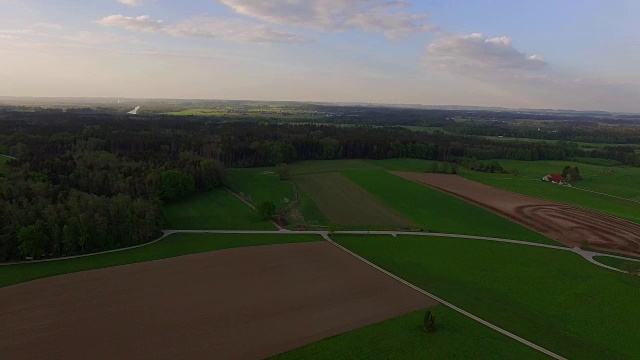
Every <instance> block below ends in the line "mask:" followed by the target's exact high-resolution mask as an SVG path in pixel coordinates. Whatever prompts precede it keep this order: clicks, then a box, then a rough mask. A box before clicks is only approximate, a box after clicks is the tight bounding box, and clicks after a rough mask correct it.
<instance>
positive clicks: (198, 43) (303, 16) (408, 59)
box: [0, 0, 640, 113]
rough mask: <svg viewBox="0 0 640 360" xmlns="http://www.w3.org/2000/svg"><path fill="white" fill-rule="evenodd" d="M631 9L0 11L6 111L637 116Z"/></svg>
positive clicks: (69, 4)
mask: <svg viewBox="0 0 640 360" xmlns="http://www.w3.org/2000/svg"><path fill="white" fill-rule="evenodd" d="M639 17H640V1H637V0H601V1H599V0H536V1H514V0H421V1H418V0H179V1H178V0H93V1H92V0H56V1H52V0H0V96H43V97H118V98H120V97H121V98H180V99H182V98H198V99H238V100H283V101H318V102H325V101H326V102H367V103H388V104H391V103H393V104H425V105H472V106H501V107H511V108H545V109H549V108H552V109H576V110H608V111H621V112H636V113H637V112H640V70H639V69H638V64H640V36H639V35H638V34H640V22H639V21H638V20H637V19H638V18H639Z"/></svg>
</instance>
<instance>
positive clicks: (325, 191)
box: [295, 172, 416, 229]
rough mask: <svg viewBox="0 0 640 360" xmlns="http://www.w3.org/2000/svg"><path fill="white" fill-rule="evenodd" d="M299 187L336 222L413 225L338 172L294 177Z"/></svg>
mask: <svg viewBox="0 0 640 360" xmlns="http://www.w3.org/2000/svg"><path fill="white" fill-rule="evenodd" d="M295 179H296V182H297V183H298V184H299V185H300V188H301V189H302V190H303V191H304V192H305V193H306V194H307V195H308V196H309V197H310V198H311V199H312V200H313V202H314V203H315V204H316V205H317V206H318V208H319V209H320V210H321V211H322V212H323V213H324V214H325V216H326V217H327V218H328V219H329V221H331V223H333V224H336V225H345V226H362V227H364V228H367V229H398V228H400V229H402V228H404V229H409V228H415V227H416V225H415V224H414V223H413V222H411V220H409V219H407V218H406V217H405V216H404V215H402V214H401V213H399V212H398V211H396V210H394V209H392V208H390V207H389V206H387V205H386V204H385V203H384V202H382V201H380V200H379V199H377V198H375V197H374V196H372V195H371V194H369V193H368V192H367V191H365V190H363V189H362V188H360V187H359V186H357V185H356V184H354V183H353V182H351V181H350V180H349V179H347V178H346V177H345V176H343V175H342V174H340V173H338V172H330V173H318V174H312V175H304V176H296V178H295Z"/></svg>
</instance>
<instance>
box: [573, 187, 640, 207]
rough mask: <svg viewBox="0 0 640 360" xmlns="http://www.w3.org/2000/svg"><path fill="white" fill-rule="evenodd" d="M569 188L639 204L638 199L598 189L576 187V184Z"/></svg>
mask: <svg viewBox="0 0 640 360" xmlns="http://www.w3.org/2000/svg"><path fill="white" fill-rule="evenodd" d="M571 188H572V189H576V190H580V191H586V192H590V193H594V194H598V195H604V196H609V197H612V198H615V199H620V200H626V201H631V202H634V203H638V204H640V201H638V200H632V199H628V198H624V197H622V196H616V195H611V194H607V193H603V192H599V191H594V190H588V189H585V188H581V187H576V186H572V187H571Z"/></svg>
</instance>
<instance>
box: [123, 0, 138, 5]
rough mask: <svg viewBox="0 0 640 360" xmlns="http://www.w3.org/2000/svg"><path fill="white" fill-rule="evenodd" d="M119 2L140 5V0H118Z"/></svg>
mask: <svg viewBox="0 0 640 360" xmlns="http://www.w3.org/2000/svg"><path fill="white" fill-rule="evenodd" d="M118 2H119V3H120V4H125V5H129V6H140V5H142V0H118Z"/></svg>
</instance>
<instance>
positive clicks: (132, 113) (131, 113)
mask: <svg viewBox="0 0 640 360" xmlns="http://www.w3.org/2000/svg"><path fill="white" fill-rule="evenodd" d="M138 110H140V106H136V108H135V109H133V110H131V111H129V112H128V113H127V114H129V115H138Z"/></svg>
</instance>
